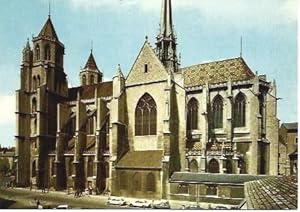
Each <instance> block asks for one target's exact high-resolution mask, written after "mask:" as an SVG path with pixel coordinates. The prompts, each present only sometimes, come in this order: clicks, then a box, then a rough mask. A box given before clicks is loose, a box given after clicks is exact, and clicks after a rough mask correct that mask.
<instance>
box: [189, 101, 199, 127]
mask: <svg viewBox="0 0 300 212" xmlns="http://www.w3.org/2000/svg"><path fill="white" fill-rule="evenodd" d="M187 129H188V130H195V129H198V101H197V100H196V99H195V98H192V99H191V100H190V101H189V103H188V114H187Z"/></svg>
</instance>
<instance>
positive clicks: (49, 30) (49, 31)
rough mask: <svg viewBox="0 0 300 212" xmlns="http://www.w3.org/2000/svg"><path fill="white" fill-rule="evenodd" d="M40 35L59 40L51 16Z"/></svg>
mask: <svg viewBox="0 0 300 212" xmlns="http://www.w3.org/2000/svg"><path fill="white" fill-rule="evenodd" d="M39 37H45V38H50V39H53V40H56V41H59V39H58V37H57V34H56V32H55V28H54V26H53V24H52V21H51V18H50V17H49V18H48V20H47V21H46V23H45V25H44V26H43V28H42V30H41V32H40V34H39Z"/></svg>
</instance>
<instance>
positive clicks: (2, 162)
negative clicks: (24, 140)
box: [0, 158, 9, 174]
mask: <svg viewBox="0 0 300 212" xmlns="http://www.w3.org/2000/svg"><path fill="white" fill-rule="evenodd" d="M8 170H9V162H8V159H7V158H0V173H3V174H6V173H7V172H8Z"/></svg>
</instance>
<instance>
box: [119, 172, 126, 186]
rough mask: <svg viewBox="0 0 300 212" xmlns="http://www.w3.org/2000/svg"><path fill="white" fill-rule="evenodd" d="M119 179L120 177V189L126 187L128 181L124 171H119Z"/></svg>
mask: <svg viewBox="0 0 300 212" xmlns="http://www.w3.org/2000/svg"><path fill="white" fill-rule="evenodd" d="M119 179H120V189H124V190H126V189H127V183H128V180H127V174H126V172H121V173H120V178H119Z"/></svg>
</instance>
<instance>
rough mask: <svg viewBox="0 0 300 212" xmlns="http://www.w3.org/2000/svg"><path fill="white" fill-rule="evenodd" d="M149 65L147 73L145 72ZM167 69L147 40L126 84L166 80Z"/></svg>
mask: <svg viewBox="0 0 300 212" xmlns="http://www.w3.org/2000/svg"><path fill="white" fill-rule="evenodd" d="M145 66H147V73H146V72H145ZM167 77H168V74H167V71H166V69H165V67H164V66H163V64H162V63H161V61H160V60H159V59H158V58H157V57H156V55H155V53H154V51H153V50H152V49H151V46H150V45H149V43H148V42H147V41H146V42H145V44H144V46H143V47H142V50H141V51H140V53H139V56H138V57H137V59H136V61H135V63H134V64H133V66H132V68H131V71H130V72H129V74H128V76H127V79H126V86H130V85H138V84H144V83H151V82H157V81H162V80H166V79H167Z"/></svg>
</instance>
